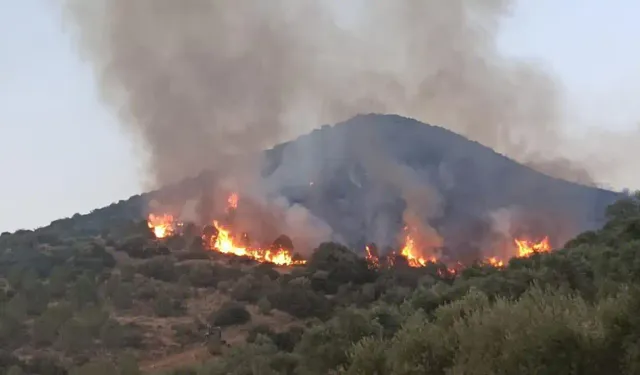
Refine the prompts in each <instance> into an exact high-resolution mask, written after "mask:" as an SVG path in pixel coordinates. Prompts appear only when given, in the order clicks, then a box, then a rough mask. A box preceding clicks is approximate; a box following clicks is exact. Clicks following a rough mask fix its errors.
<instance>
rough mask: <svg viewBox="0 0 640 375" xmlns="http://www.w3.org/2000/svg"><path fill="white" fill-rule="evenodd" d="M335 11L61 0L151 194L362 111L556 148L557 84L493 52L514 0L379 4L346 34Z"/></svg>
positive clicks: (501, 147) (530, 147) (503, 146)
mask: <svg viewBox="0 0 640 375" xmlns="http://www.w3.org/2000/svg"><path fill="white" fill-rule="evenodd" d="M331 4H333V3H330V2H316V1H310V0H304V1H292V0H276V1H270V2H268V5H266V3H264V2H261V1H257V0H241V1H195V0H187V1H180V2H176V1H173V0H153V1H151V0H141V1H136V2H131V1H126V0H109V1H106V0H99V1H92V2H87V1H77V0H66V8H67V9H68V10H70V12H69V14H70V15H71V19H72V20H73V21H74V22H73V23H74V24H75V25H77V26H78V29H77V30H78V34H77V35H78V36H79V43H78V45H79V47H80V50H81V51H82V53H83V54H84V55H85V56H86V57H88V59H89V61H91V63H92V64H93V66H94V68H95V71H96V73H97V74H98V76H99V77H100V82H101V83H102V91H103V93H104V96H105V98H106V99H107V100H108V101H109V102H110V103H111V104H112V105H113V106H114V108H115V109H116V110H117V112H118V113H119V114H120V115H121V117H122V124H123V126H125V127H126V128H127V129H129V130H130V133H131V134H132V135H134V136H137V137H140V139H141V140H142V141H143V142H144V145H145V147H146V149H147V150H148V151H149V153H150V162H149V167H150V169H149V172H150V173H149V177H150V183H151V185H152V186H158V185H162V184H166V183H169V182H173V181H177V180H179V179H181V178H183V177H185V176H187V175H194V174H197V173H198V172H199V171H201V170H202V169H205V168H212V167H213V168H215V167H216V166H221V165H227V164H228V163H229V160H230V157H231V156H233V155H236V154H238V153H245V152H249V153H251V152H254V151H258V150H260V149H263V148H264V147H266V146H271V145H273V144H275V143H277V142H278V141H281V140H283V139H286V138H290V137H291V136H292V135H298V134H301V133H305V132H307V131H308V130H310V129H311V128H313V127H314V126H316V125H317V124H319V123H323V122H336V121H339V120H344V119H346V118H348V117H350V116H353V115H355V114H357V113H368V112H387V113H389V112H392V113H399V114H403V115H408V116H411V117H414V118H418V119H420V120H422V121H425V122H428V123H432V124H439V125H443V126H446V127H447V128H449V129H451V130H454V131H456V132H459V133H461V134H463V135H465V136H468V137H469V138H471V139H474V140H477V141H479V142H481V143H483V144H485V145H487V146H490V147H492V148H494V149H496V150H498V151H499V152H503V153H506V154H507V155H509V156H510V157H513V158H516V159H517V160H521V161H529V160H531V159H535V160H537V159H539V158H537V157H536V155H540V154H546V155H552V151H554V150H556V149H557V146H558V144H559V142H561V132H560V129H559V121H560V118H559V116H560V113H559V111H560V108H559V106H560V100H559V99H560V95H561V93H560V91H559V90H558V87H557V85H556V82H555V80H554V77H553V76H551V75H550V74H548V73H547V72H545V71H544V70H542V69H540V68H539V67H538V66H536V65H535V64H533V63H529V62H527V61H516V60H513V59H507V58H505V57H503V56H501V55H500V54H499V52H498V50H497V47H496V37H497V35H498V32H499V29H500V27H499V26H500V21H501V20H502V19H503V18H504V17H508V16H509V12H510V10H511V8H512V6H513V5H514V1H507V0H491V1H484V2H466V1H462V0H453V1H447V2H441V1H422V2H408V1H402V2H398V1H390V0H378V1H374V2H368V3H367V6H363V7H361V8H359V12H360V13H359V14H358V16H357V17H356V20H355V21H354V22H353V24H352V25H350V26H349V27H348V28H341V27H339V26H338V24H337V23H336V19H335V15H334V13H333V8H332V7H331V6H330V5H331ZM545 165H546V168H545V170H546V171H549V172H551V173H554V172H559V173H561V174H565V175H567V176H568V177H572V176H573V175H575V173H574V172H572V170H573V169H575V168H576V166H575V165H572V164H571V163H570V162H569V163H566V162H565V163H562V165H561V168H555V167H554V166H553V165H554V164H553V163H551V164H550V163H549V162H545ZM549 166H551V167H549ZM578 168H579V167H578ZM567 171H568V172H567ZM585 179H586V180H588V179H589V177H588V175H587V177H586V178H585V173H584V172H582V174H581V180H583V181H584V180H585Z"/></svg>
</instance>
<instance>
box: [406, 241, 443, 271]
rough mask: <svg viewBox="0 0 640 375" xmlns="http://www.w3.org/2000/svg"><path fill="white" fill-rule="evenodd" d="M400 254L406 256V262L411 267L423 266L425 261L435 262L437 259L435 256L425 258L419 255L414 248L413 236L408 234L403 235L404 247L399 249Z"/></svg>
mask: <svg viewBox="0 0 640 375" xmlns="http://www.w3.org/2000/svg"><path fill="white" fill-rule="evenodd" d="M400 255H402V256H404V257H405V258H407V262H408V263H409V266H411V267H424V266H426V265H427V263H429V262H431V263H435V262H437V261H438V259H436V257H433V256H432V257H431V258H425V257H423V256H421V255H419V252H418V250H417V249H416V243H415V240H414V239H413V237H412V236H411V235H410V234H407V236H406V237H405V242H404V247H403V248H402V250H401V251H400Z"/></svg>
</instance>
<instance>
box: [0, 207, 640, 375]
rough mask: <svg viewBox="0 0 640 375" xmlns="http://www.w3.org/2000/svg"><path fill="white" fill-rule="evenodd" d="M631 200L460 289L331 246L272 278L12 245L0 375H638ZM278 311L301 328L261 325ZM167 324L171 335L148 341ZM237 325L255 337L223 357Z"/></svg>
mask: <svg viewBox="0 0 640 375" xmlns="http://www.w3.org/2000/svg"><path fill="white" fill-rule="evenodd" d="M639 198H640V196H636V197H631V198H628V199H625V200H623V201H620V202H617V203H616V204H614V205H612V206H611V207H609V209H608V211H607V215H608V219H609V221H608V223H607V224H606V225H605V226H604V227H603V228H602V229H601V230H598V231H594V232H587V233H583V234H581V235H580V236H578V237H577V238H575V239H574V240H572V241H570V242H569V243H568V244H567V245H566V246H565V249H562V250H559V251H556V252H554V253H550V254H535V255H534V256H532V257H530V258H524V259H512V260H511V261H510V262H509V264H508V265H507V266H506V267H504V268H494V267H491V266H488V265H482V264H478V265H476V266H474V267H470V268H467V269H465V270H463V271H462V272H460V273H459V274H458V275H453V274H451V273H449V272H447V268H446V267H445V266H444V265H442V264H430V265H428V266H427V267H423V268H412V267H409V266H408V265H407V264H406V261H405V262H403V261H402V259H401V258H399V259H397V260H396V261H395V262H394V266H393V267H392V268H389V269H382V270H377V269H372V268H371V267H369V265H368V264H367V262H366V261H365V260H364V259H363V258H362V257H360V256H358V255H356V254H355V253H354V252H352V251H351V250H349V249H347V248H345V247H343V246H340V245H338V244H333V243H325V244H322V245H321V246H320V247H319V248H318V249H316V251H315V252H314V253H313V254H312V256H311V258H310V259H309V262H308V263H307V265H306V266H305V267H296V268H293V269H291V270H289V271H288V272H282V273H281V272H278V270H277V269H276V268H274V267H273V266H271V265H267V264H259V265H256V264H255V263H253V262H252V261H250V260H247V259H242V258H235V257H226V256H224V255H222V254H218V253H215V252H210V251H205V250H203V249H201V248H198V246H197V242H195V241H188V240H186V239H185V238H173V239H169V240H168V241H165V242H162V243H159V242H157V241H154V240H153V239H152V236H149V233H148V228H146V226H144V225H142V223H129V224H127V225H125V224H121V225H117V226H113V227H111V228H103V229H102V230H101V231H100V234H99V235H95V234H92V235H90V236H89V235H87V236H83V237H73V236H71V237H70V236H68V235H67V234H65V233H66V232H59V231H56V229H55V228H48V229H44V230H39V231H33V232H32V231H22V232H19V233H15V234H5V235H2V236H0V278H1V281H0V283H2V285H1V287H0V306H2V308H1V309H0V374H12V375H15V374H43V375H49V374H52V375H53V374H56V375H58V374H60V375H62V374H78V375H83V374H98V375H100V374H114V375H117V374H122V375H128V374H138V373H140V366H139V364H138V363H139V360H140V359H144V358H146V357H148V355H149V353H165V354H169V353H170V352H176V351H180V350H187V349H189V348H195V347H202V346H203V345H206V346H207V347H208V349H209V351H210V352H211V353H212V354H215V358H212V359H211V360H210V361H208V362H207V363H204V364H202V365H198V366H197V367H194V368H185V369H180V370H175V371H174V372H173V373H172V374H174V375H178V374H202V375H208V374H212V375H215V374H238V375H242V374H300V375H305V374H308V375H313V374H319V375H320V374H323V375H324V374H381V375H382V374H393V375H395V374H407V375H408V374H478V375H479V374H602V373H606V374H637V373H640V346H639V345H640V318H636V316H637V312H638V311H640V310H639V309H638V308H639V307H640V292H638V289H639V288H638V287H639V286H640V255H639V252H638V250H640V200H639ZM222 259H224V262H217V260H222ZM214 297H215V298H216V300H220V303H216V304H213V305H211V304H198V303H199V301H207V300H208V299H210V298H214ZM203 306H204V307H203ZM276 311H280V312H285V313H287V314H288V315H289V316H291V317H293V318H295V319H294V320H295V321H294V323H293V324H289V325H287V326H286V327H283V326H278V325H277V324H276V323H273V324H271V323H258V322H260V321H262V322H263V321H269V320H268V319H267V320H265V319H258V316H262V317H268V316H271V315H273V314H276ZM141 317H148V318H150V319H149V320H150V321H151V322H153V324H146V323H144V322H142V320H141V319H139V318H141ZM151 318H152V319H151ZM160 321H161V322H164V323H163V324H167V325H169V326H170V332H171V334H170V336H171V337H169V338H166V337H162V339H159V337H157V336H154V335H157V334H158V332H157V331H158V329H157V326H156V325H154V324H156V323H157V322H160ZM254 322H255V323H254ZM234 326H239V327H243V329H247V330H249V334H248V335H247V337H246V339H245V341H246V342H245V343H244V344H242V345H233V346H232V347H230V348H228V347H226V346H225V345H223V342H222V341H224V340H226V339H228V338H229V337H227V336H226V332H228V331H227V330H228V329H229V328H231V327H234ZM211 327H221V329H222V335H221V338H216V337H215V336H211V335H208V334H206V332H207V330H208V329H210V328H211ZM167 340H169V341H170V345H169V346H168V347H162V346H161V345H164V344H162V343H165V342H166V341H167Z"/></svg>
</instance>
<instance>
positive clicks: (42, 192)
mask: <svg viewBox="0 0 640 375" xmlns="http://www.w3.org/2000/svg"><path fill="white" fill-rule="evenodd" d="M132 1H135V0H132ZM443 1H444V0H443ZM520 3H521V4H520V6H519V7H518V8H517V9H516V12H515V15H514V17H513V18H512V19H510V20H508V21H507V22H506V24H505V28H504V33H503V37H502V39H501V41H500V45H501V47H502V48H503V49H504V51H505V53H507V54H511V55H517V56H526V57H533V58H536V59H538V60H539V61H540V62H541V63H543V64H545V65H546V66H547V67H549V69H551V70H552V71H554V72H555V73H556V74H557V75H558V76H559V77H560V78H561V79H562V80H563V83H564V85H565V86H566V90H567V92H568V93H569V97H570V105H571V106H572V111H571V112H572V113H578V114H579V117H580V118H578V119H576V122H575V123H576V124H580V126H582V127H584V124H590V126H593V127H603V128H604V127H606V128H617V129H631V128H633V127H634V126H637V125H638V123H639V122H640V106H639V105H638V101H637V99H638V98H639V97H640V50H639V49H638V48H635V47H634V44H635V45H637V43H634V42H633V41H634V40H640V24H638V22H637V15H638V14H640V2H638V1H636V0H610V1H602V0H521V1H520ZM60 19H61V18H60V14H59V9H58V8H57V7H56V5H55V1H52V0H0V25H1V27H2V29H1V30H0V31H2V32H0V170H2V172H3V173H2V175H3V176H4V178H2V179H0V196H1V197H2V198H1V199H0V231H5V230H8V231H12V230H15V229H18V228H33V227H37V226H41V225H46V224H48V223H49V222H50V221H51V220H54V219H57V218H60V217H66V216H70V215H73V214H74V213H76V212H80V213H86V212H88V211H90V210H91V209H93V208H97V207H101V206H104V205H107V204H110V203H111V202H113V201H118V200H120V199H124V198H127V197H129V196H130V195H132V194H136V193H139V192H140V189H141V188H140V180H139V177H138V176H139V173H138V172H139V170H140V159H139V157H136V156H140V155H137V154H134V148H133V145H132V144H131V142H130V140H129V139H128V138H127V137H126V136H125V135H124V134H122V133H121V132H120V131H119V127H118V126H117V123H116V121H117V120H116V119H115V117H114V116H113V115H111V114H110V112H109V111H108V110H107V109H106V108H105V107H104V106H103V105H102V104H101V102H100V101H99V99H98V95H97V93H96V89H95V85H94V82H93V76H92V73H91V71H90V68H89V66H88V65H86V64H83V63H82V62H81V60H80V59H79V58H78V56H77V55H76V53H75V50H74V48H73V44H72V41H71V40H70V38H69V36H68V35H67V34H65V32H64V28H63V26H62V23H61V21H60ZM572 130H574V131H579V130H584V129H580V128H578V125H575V126H573V127H572ZM625 172H626V173H628V174H634V172H635V168H634V167H633V166H631V165H629V169H628V170H626V171H625ZM628 181H635V180H629V179H626V180H622V179H620V180H612V181H607V182H608V183H610V184H612V185H614V186H619V187H621V186H628V185H629V182H628ZM630 187H633V188H640V184H638V185H636V186H630Z"/></svg>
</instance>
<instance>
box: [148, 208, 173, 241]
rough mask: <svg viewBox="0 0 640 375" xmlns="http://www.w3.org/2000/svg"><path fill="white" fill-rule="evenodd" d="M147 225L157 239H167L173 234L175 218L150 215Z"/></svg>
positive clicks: (166, 215)
mask: <svg viewBox="0 0 640 375" xmlns="http://www.w3.org/2000/svg"><path fill="white" fill-rule="evenodd" d="M147 225H148V226H149V228H150V229H151V230H152V231H153V234H154V235H155V236H156V238H165V237H168V236H170V235H172V234H173V231H174V228H173V226H174V219H173V216H171V215H168V214H164V215H159V216H156V215H154V214H149V217H148V219H147Z"/></svg>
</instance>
